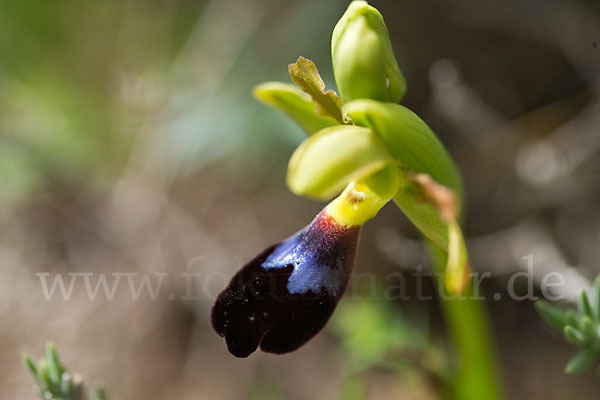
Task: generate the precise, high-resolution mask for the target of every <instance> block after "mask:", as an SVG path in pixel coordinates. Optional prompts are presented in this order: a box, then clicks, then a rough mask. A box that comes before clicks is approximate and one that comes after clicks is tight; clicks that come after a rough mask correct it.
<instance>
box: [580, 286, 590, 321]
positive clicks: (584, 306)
mask: <svg viewBox="0 0 600 400" xmlns="http://www.w3.org/2000/svg"><path fill="white" fill-rule="evenodd" d="M577 305H578V307H579V312H580V313H581V314H583V315H587V316H588V317H590V318H594V313H593V311H592V306H591V305H590V300H589V299H588V296H587V293H586V292H585V290H581V291H579V298H578V303H577Z"/></svg>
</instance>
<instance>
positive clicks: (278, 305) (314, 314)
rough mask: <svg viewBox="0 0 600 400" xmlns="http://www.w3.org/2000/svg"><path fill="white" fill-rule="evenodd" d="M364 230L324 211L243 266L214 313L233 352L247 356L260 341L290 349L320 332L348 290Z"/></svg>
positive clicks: (270, 347)
mask: <svg viewBox="0 0 600 400" xmlns="http://www.w3.org/2000/svg"><path fill="white" fill-rule="evenodd" d="M359 233H360V227H358V226H354V227H344V226H341V225H339V224H337V223H336V222H335V221H334V220H333V218H331V217H330V216H329V215H327V214H326V213H324V212H321V213H320V214H319V215H318V216H317V217H316V218H315V219H314V220H313V221H312V222H311V223H310V224H309V225H308V226H307V227H306V228H305V229H303V230H301V231H300V232H298V233H297V234H295V235H293V236H292V237H290V238H289V239H287V240H285V241H284V242H282V243H280V244H277V245H274V246H270V247H268V248H267V249H265V250H264V251H263V252H262V253H260V254H259V255H257V256H256V257H255V258H254V259H253V260H251V261H250V262H249V263H248V264H246V265H245V266H244V267H242V269H240V270H239V271H238V272H237V273H236V274H235V276H234V277H233V278H232V279H231V281H230V282H229V284H228V285H227V287H226V288H225V289H224V290H223V291H222V292H221V293H220V294H219V296H217V299H216V300H215V304H214V306H213V309H212V313H211V323H212V326H213V328H214V329H215V331H216V332H217V333H218V334H219V335H220V336H223V337H224V338H225V341H226V342H227V348H228V349H229V351H230V353H231V354H233V355H234V356H236V357H248V356H249V355H250V354H252V353H253V352H254V351H255V350H256V348H257V347H258V346H260V348H261V349H262V350H263V351H266V352H270V353H277V354H282V353H287V352H290V351H293V350H296V349H297V348H298V347H300V346H302V345H303V344H304V343H306V342H307V341H308V340H309V339H310V338H312V337H313V336H314V335H316V334H317V333H318V332H319V331H320V330H321V329H322V328H323V326H324V325H325V324H326V323H327V320H328V319H329V317H330V316H331V314H332V313H333V311H334V310H335V307H336V305H337V303H338V301H339V300H340V298H341V297H342V294H343V293H344V289H345V287H346V284H347V283H348V280H349V276H350V273H351V271H352V266H353V263H354V256H355V253H356V246H357V243H358V237H359Z"/></svg>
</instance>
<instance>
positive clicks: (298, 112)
mask: <svg viewBox="0 0 600 400" xmlns="http://www.w3.org/2000/svg"><path fill="white" fill-rule="evenodd" d="M254 97H256V98H257V99H258V100H259V101H261V102H262V103H264V104H266V105H268V106H271V107H274V108H277V109H278V110H281V111H283V112H284V113H286V114H287V115H288V116H289V117H290V118H291V119H293V120H294V121H295V122H296V123H297V124H298V125H300V127H301V128H302V129H304V131H305V132H306V133H307V134H308V135H312V134H313V133H315V132H317V131H320V130H321V129H323V128H327V127H328V126H333V125H337V124H338V123H337V121H336V120H335V119H333V118H332V117H320V116H318V115H317V113H316V111H315V108H316V104H315V103H314V102H313V101H312V100H311V99H310V96H309V95H307V94H306V93H304V92H303V91H302V90H300V89H298V88H297V87H296V86H294V85H292V84H290V83H282V82H265V83H262V84H260V85H258V86H256V87H255V88H254Z"/></svg>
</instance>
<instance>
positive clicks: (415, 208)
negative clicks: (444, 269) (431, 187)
mask: <svg viewBox="0 0 600 400" xmlns="http://www.w3.org/2000/svg"><path fill="white" fill-rule="evenodd" d="M394 202H395V203H396V205H397V206H398V207H399V208H400V210H402V212H403V213H404V214H405V215H406V217H407V218H408V219H409V220H410V221H411V222H412V223H413V224H414V225H415V226H416V227H417V228H418V229H419V230H420V231H421V232H422V233H423V234H424V235H425V236H426V237H427V238H428V239H429V240H431V241H432V242H433V243H435V244H436V245H438V246H439V247H441V248H442V249H443V250H444V251H448V226H447V224H446V223H444V222H443V221H442V219H441V218H440V213H439V212H438V210H436V209H435V208H433V207H432V205H431V204H430V203H429V202H426V201H424V200H423V199H422V197H421V191H420V190H419V188H418V187H417V185H416V184H415V183H414V182H412V181H410V179H408V178H407V177H406V175H405V173H401V174H400V188H399V189H398V192H397V193H396V195H395V196H394Z"/></svg>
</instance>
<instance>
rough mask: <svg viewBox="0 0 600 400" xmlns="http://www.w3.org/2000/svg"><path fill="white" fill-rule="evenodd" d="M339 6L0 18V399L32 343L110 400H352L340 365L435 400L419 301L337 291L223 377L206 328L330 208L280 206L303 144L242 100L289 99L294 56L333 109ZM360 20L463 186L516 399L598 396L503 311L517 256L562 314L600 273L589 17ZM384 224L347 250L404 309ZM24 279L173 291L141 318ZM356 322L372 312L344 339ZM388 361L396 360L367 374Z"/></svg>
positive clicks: (433, 328) (255, 3)
mask: <svg viewBox="0 0 600 400" xmlns="http://www.w3.org/2000/svg"><path fill="white" fill-rule="evenodd" d="M347 4H348V2H347V1H340V0H329V1H327V2H323V1H318V0H305V1H304V0H303V1H276V0H248V1H233V0H218V1H216V0H213V1H191V0H176V1H141V0H137V1H135V0H134V1H125V2H122V1H102V2H81V1H77V0H56V1H53V2H38V1H33V0H21V1H17V0H4V1H2V2H1V3H0V354H1V356H0V360H1V362H0V391H1V392H2V393H3V394H2V397H3V398H12V399H30V398H34V394H33V389H32V387H33V381H32V379H31V378H30V377H29V376H28V375H27V372H26V371H25V369H24V368H22V361H21V353H22V352H23V351H29V352H32V353H33V354H34V355H39V354H40V353H41V351H42V348H43V345H44V343H45V342H46V341H47V340H52V341H54V342H55V343H56V344H57V347H58V349H59V350H60V352H61V354H62V356H63V358H64V361H65V363H66V364H67V365H68V366H69V367H71V368H72V369H74V370H76V371H78V372H80V373H82V375H83V376H84V377H85V379H86V381H87V382H88V383H90V384H91V383H93V382H95V381H96V380H100V379H102V380H103V381H104V382H105V383H106V385H107V387H108V391H109V394H111V395H112V396H113V397H114V398H119V399H165V398H169V399H199V398H200V399H247V398H250V399H282V398H285V399H303V400H304V399H335V398H345V399H350V398H351V395H350V394H348V393H351V392H352V384H353V382H352V379H351V378H352V373H350V372H348V371H354V370H353V369H352V368H354V367H353V366H355V365H356V364H360V365H362V366H363V368H362V370H361V371H362V372H361V375H360V376H361V378H360V379H363V380H364V381H366V382H368V384H367V390H368V392H367V397H368V398H370V399H378V400H379V399H437V398H440V397H439V393H437V388H438V386H439V385H438V383H439V379H441V378H440V377H443V370H444V364H445V362H444V361H443V358H444V357H443V353H444V351H443V350H444V349H445V348H446V347H447V345H446V344H445V343H444V340H443V338H444V332H443V324H442V323H441V321H440V316H439V312H438V311H437V305H436V304H435V302H434V301H431V302H417V301H404V302H402V301H395V302H381V303H384V304H381V305H375V306H373V305H372V304H371V303H370V301H369V299H367V298H366V296H361V294H360V293H361V291H360V290H358V291H354V292H352V294H351V295H350V296H348V299H347V300H346V301H347V304H343V305H342V307H346V306H347V307H349V308H342V309H340V310H338V312H337V313H336V317H335V318H334V321H332V323H331V324H330V326H328V327H327V328H326V329H325V331H324V333H322V334H320V335H318V336H317V337H316V338H315V339H314V340H312V341H311V342H309V344H307V345H306V346H305V347H303V348H301V349H300V350H299V351H297V352H295V353H292V354H289V355H285V356H273V355H267V354H262V353H260V352H259V353H256V354H254V355H252V356H251V357H250V358H248V359H246V360H238V359H235V358H233V357H232V356H230V355H229V353H228V352H227V350H226V347H225V344H224V342H223V340H222V339H221V338H219V337H218V336H217V335H216V334H215V333H214V332H213V331H212V329H211V328H210V325H209V322H208V316H209V312H210V305H211V302H212V300H213V299H214V297H215V296H216V294H217V293H218V291H219V290H221V289H222V288H223V287H224V285H225V279H226V277H229V276H231V275H232V274H233V273H234V271H236V270H237V268H238V267H239V266H240V265H241V264H242V263H243V262H244V260H245V261H247V260H249V259H250V258H251V257H253V256H254V255H255V254H256V253H257V252H258V251H260V250H262V249H263V248H264V247H266V246H267V245H268V244H270V243H272V242H275V241H278V240H280V239H282V238H284V237H286V236H288V235H290V234H291V233H293V232H295V231H296V230H298V229H299V228H301V227H302V226H304V225H305V224H306V223H307V222H309V221H310V219H311V218H312V217H313V216H314V214H315V213H316V212H318V210H319V209H320V208H321V207H322V206H323V204H317V203H314V202H311V201H309V200H306V199H301V198H296V197H294V196H293V195H292V194H291V193H290V192H289V191H288V190H287V189H286V187H285V179H284V178H285V169H286V165H287V159H288V158H289V156H290V155H291V153H292V151H293V149H294V148H295V146H297V145H298V144H299V143H300V141H301V140H302V139H303V135H302V133H301V131H300V130H299V129H298V128H296V127H295V126H294V125H293V124H292V123H291V122H289V121H288V120H286V119H285V117H284V116H281V115H279V114H278V113H276V112H275V111H272V110H269V109H267V108H265V107H263V106H261V105H260V104H258V103H257V102H255V101H254V100H253V99H252V97H251V89H252V87H253V86H254V85H255V84H257V83H259V82H262V81H265V80H283V81H289V79H288V78H287V68H286V66H287V64H288V63H291V62H294V61H295V60H296V58H297V57H298V56H299V55H303V56H305V57H307V58H310V59H312V60H314V61H315V62H316V64H317V65H318V66H319V68H320V71H321V73H322V75H323V77H324V79H325V81H326V83H327V85H328V87H330V88H334V80H333V77H332V71H331V62H330V56H329V39H330V35H331V31H332V29H333V26H334V25H335V23H336V21H337V19H338V18H339V17H340V16H341V14H342V13H343V11H344V10H345V8H346V6H347ZM371 4H372V5H374V6H375V7H377V8H378V9H379V10H380V11H381V13H382V14H383V15H384V17H385V19H386V22H387V24H388V27H389V30H390V34H391V37H392V42H393V44H394V47H395V50H396V54H397V57H398V60H399V63H400V66H401V68H402V70H403V72H404V74H405V76H406V79H407V82H408V87H409V88H408V93H407V96H406V97H405V99H404V100H403V104H404V105H406V106H407V107H409V108H411V109H413V110H414V111H415V112H417V113H418V114H419V115H420V116H421V117H422V118H424V119H425V121H427V123H428V124H430V126H431V127H432V128H433V129H434V131H436V133H437V134H438V135H439V136H440V137H441V139H442V141H443V142H444V143H445V144H446V145H447V147H448V149H449V151H450V152H451V153H452V154H453V155H454V157H455V159H456V161H457V163H458V165H459V167H460V169H461V170H462V172H463V174H464V178H465V181H466V187H467V196H468V198H467V202H468V211H467V226H466V232H467V235H468V237H469V247H470V251H471V254H472V265H473V267H474V269H476V270H479V271H491V272H492V273H493V279H492V280H490V281H488V282H487V284H486V286H485V289H486V294H489V296H487V297H488V298H489V301H488V306H489V309H490V310H491V316H492V320H493V321H492V322H493V325H494V330H495V333H496V336H497V342H498V348H499V355H500V360H501V363H502V367H503V370H504V374H505V382H506V386H507V390H508V393H509V395H510V398H511V399H571V398H577V399H594V398H597V393H598V390H599V389H600V378H598V377H597V376H595V375H594V374H593V373H587V374H583V375H581V376H566V375H564V374H563V368H564V364H565V362H566V361H567V360H568V358H569V356H570V355H571V354H572V353H573V348H571V347H570V346H568V345H567V344H565V343H564V341H563V340H562V338H560V337H559V336H557V335H555V334H553V333H551V332H549V331H548V330H547V329H546V328H545V327H544V326H543V324H542V322H541V321H540V320H539V318H538V317H537V316H536V314H535V312H534V310H533V304H532V302H530V301H514V300H509V299H508V296H507V295H506V293H505V291H506V282H507V280H508V277H509V276H510V274H512V273H514V272H516V271H520V270H524V269H525V267H526V265H527V264H526V261H525V260H524V259H523V257H524V256H527V255H534V259H535V268H536V269H535V277H536V282H537V283H539V279H540V277H542V276H543V275H544V274H546V273H548V272H550V271H558V272H560V273H562V274H564V276H565V277H566V281H567V285H566V286H565V287H564V288H563V289H562V292H561V293H562V294H564V295H565V296H566V298H567V299H569V298H571V299H572V297H573V295H574V293H576V291H577V290H579V289H580V288H585V287H586V286H587V285H589V281H590V279H592V278H593V277H594V276H595V275H596V274H597V273H598V272H600V264H599V262H598V259H599V256H600V213H598V204H599V203H600V180H599V174H600V155H599V151H600V79H599V78H600V48H599V47H600V3H598V1H596V0H587V1H584V0H579V1H575V0H572V1H568V0H505V1H499V0H497V1H491V0H488V1H478V2H472V1H459V0H457V1H448V2H441V1H433V0H426V1H391V0H380V1H375V0H374V1H372V2H371ZM382 214H383V215H382V216H380V218H377V219H376V220H375V221H373V222H371V223H369V224H368V225H367V226H366V228H365V229H364V231H363V236H362V242H361V246H360V254H359V259H358V264H357V266H356V269H357V271H356V272H357V273H358V274H360V273H361V272H373V273H375V274H376V276H377V277H378V281H377V285H381V287H384V286H383V285H385V284H386V279H385V277H386V276H388V274H390V273H393V272H397V271H401V272H405V275H406V276H407V279H408V281H409V285H408V286H409V292H410V291H411V290H412V289H410V271H412V269H414V268H415V267H416V266H417V265H419V264H422V263H426V261H425V256H424V252H423V250H422V248H421V247H420V245H419V244H418V242H417V239H418V238H417V235H416V232H415V230H414V229H413V228H412V227H411V226H410V225H409V223H408V222H407V220H406V219H405V218H404V217H403V216H401V215H400V213H399V212H398V211H397V209H395V208H394V207H393V206H391V205H389V206H387V207H386V208H385V209H384V210H383V211H382ZM188 265H191V269H192V270H193V271H194V272H196V273H199V274H200V275H199V276H197V277H195V278H194V279H193V281H192V282H193V287H192V289H193V295H194V296H197V297H198V298H197V299H195V300H193V301H192V300H189V299H188V300H185V299H184V297H185V296H186V295H188V294H189V292H188V290H189V289H190V288H189V287H187V286H186V281H185V279H184V278H183V277H182V276H181V274H182V273H185V271H186V267H187V266H188ZM40 272H41V273H49V274H50V276H49V278H48V279H49V283H51V282H52V279H53V277H54V276H55V274H64V276H65V277H67V275H66V274H67V273H69V272H71V273H73V272H78V273H94V274H100V273H104V274H107V277H108V279H109V283H112V280H111V279H112V275H111V274H112V273H119V272H121V273H122V272H136V273H138V277H141V276H142V275H141V274H145V273H146V274H150V276H151V277H152V279H151V281H152V283H153V284H156V281H157V279H156V275H155V274H156V273H166V274H167V275H166V276H165V277H164V281H163V284H162V287H161V289H160V293H159V294H158V297H157V298H156V300H154V301H153V300H152V299H151V298H150V296H148V295H147V294H145V292H143V294H142V295H141V296H140V298H139V299H138V300H137V301H134V300H133V299H132V298H131V295H130V291H129V289H128V287H127V281H126V279H125V278H123V281H122V282H121V285H120V286H119V288H118V290H117V291H116V294H115V297H114V299H113V300H112V301H108V300H107V298H106V296H105V295H104V293H103V291H102V290H100V292H99V293H98V295H97V297H96V299H95V300H93V301H90V300H89V299H88V297H87V295H86V292H85V289H86V288H85V286H84V285H83V284H82V283H81V281H79V283H77V284H76V285H74V289H73V293H72V296H71V299H70V300H68V301H64V300H63V299H62V297H61V296H60V295H59V294H58V292H57V294H55V295H54V297H53V298H52V299H51V300H50V301H47V300H46V299H45V298H44V293H43V290H42V287H41V284H40V277H39V276H37V275H36V273H40ZM358 274H357V275H358ZM95 279H96V278H94V279H93V280H92V282H95ZM140 279H141V278H140ZM136 282H138V283H137V285H139V281H136ZM67 283H68V281H67ZM388 283H389V282H388ZM521 289H523V288H521ZM525 289H526V288H525ZM426 290H429V291H431V290H432V289H431V284H430V283H428V284H427V285H426ZM493 293H500V294H501V295H503V296H502V300H500V301H494V300H492V297H491V294H493ZM170 294H172V296H171V298H169V295H170ZM536 294H538V295H539V293H537V290H536ZM173 297H175V300H171V299H172V298H173ZM361 302H366V303H365V305H364V307H366V308H365V309H366V310H367V311H368V310H371V309H370V308H369V307H373V308H374V309H377V310H381V309H385V310H386V314H384V316H383V317H382V318H381V320H377V321H375V320H373V321H371V320H368V319H369V318H373V319H374V318H375V317H373V315H374V313H375V312H376V311H372V312H370V311H369V312H366V313H364V318H365V319H362V320H361V319H358V318H355V319H354V320H353V319H352V315H355V316H356V315H363V314H360V313H356V312H354V311H352V310H356V309H353V308H352V307H359V309H361V308H360V307H363V306H362V305H361ZM348 310H351V311H348ZM336 318H337V319H336ZM363 325H364V327H366V328H365V329H364V332H363V331H361V333H360V334H361V335H363V334H364V335H363V336H360V335H359V336H360V337H358V338H355V337H354V336H353V335H354V334H355V333H356V332H354V331H353V327H356V329H358V328H359V326H363ZM382 332H394V333H395V334H398V335H404V336H402V337H403V340H400V341H398V342H395V341H394V340H395V339H393V338H392V339H390V338H388V337H387V336H385V334H383V333H382ZM357 335H358V334H357ZM382 335H383V336H382ZM414 338H420V339H419V340H416V339H414ZM354 339H356V343H358V345H353V343H354V342H353V340H354ZM386 340H387V341H390V345H389V348H388V347H386V348H384V349H383V350H382V349H378V350H372V352H369V351H367V350H365V351H363V353H365V354H362V353H361V351H362V350H361V349H364V348H363V347H361V346H363V345H364V346H366V347H365V348H367V349H370V347H368V346H370V345H373V344H374V343H375V344H377V343H384V342H385V343H387V342H386ZM376 352H378V353H377V354H379V358H378V359H377V360H367V361H365V360H366V359H368V358H369V356H370V355H372V354H375V353H376ZM390 360H392V361H393V365H392V366H389V365H388V364H389V363H387V362H388V361H390ZM440 371H442V372H440ZM349 377H350V378H349ZM357 379H358V378H357ZM436 382H437V383H436ZM344 393H346V394H344Z"/></svg>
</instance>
